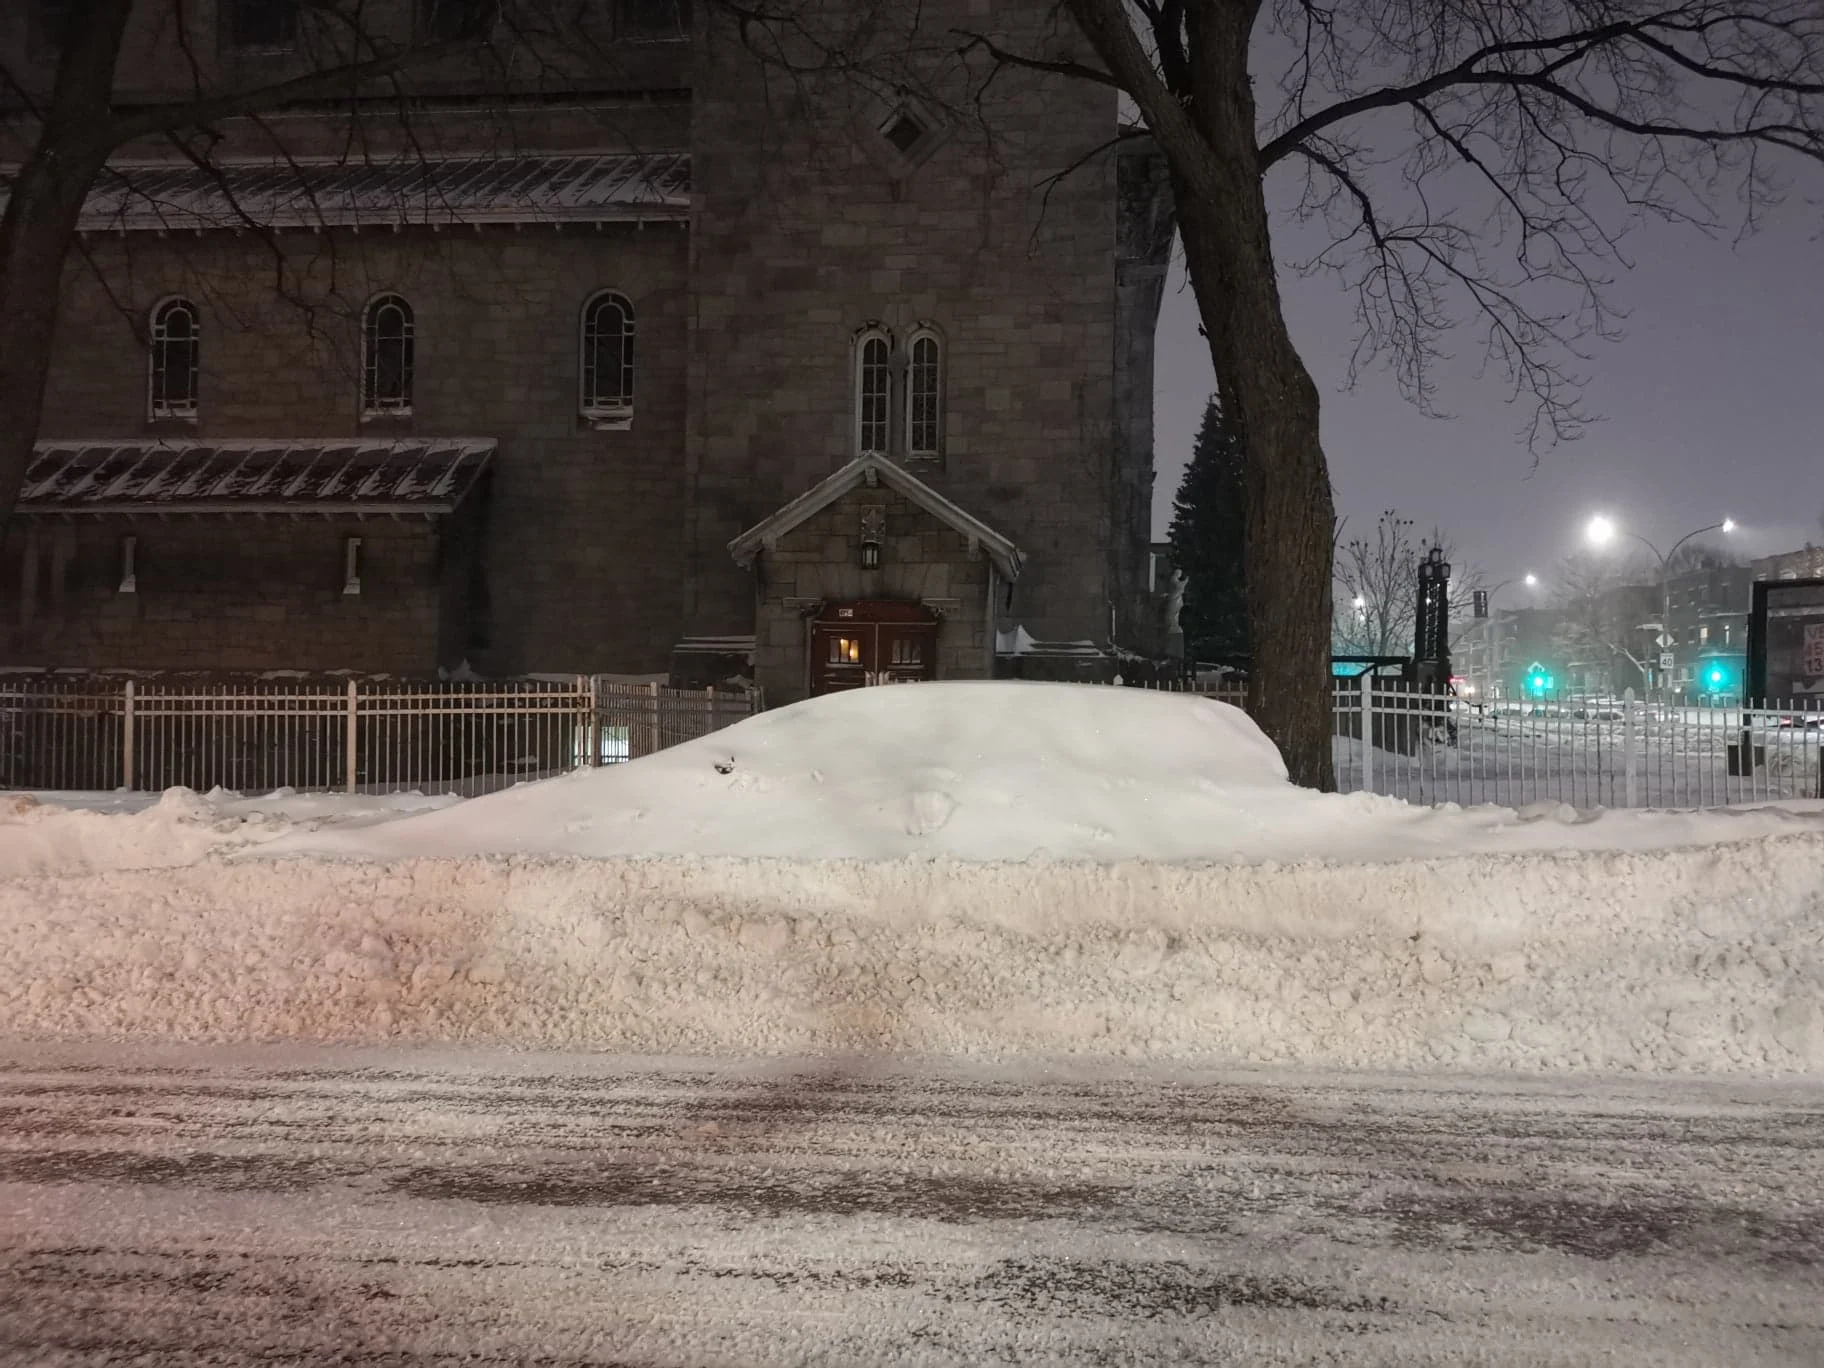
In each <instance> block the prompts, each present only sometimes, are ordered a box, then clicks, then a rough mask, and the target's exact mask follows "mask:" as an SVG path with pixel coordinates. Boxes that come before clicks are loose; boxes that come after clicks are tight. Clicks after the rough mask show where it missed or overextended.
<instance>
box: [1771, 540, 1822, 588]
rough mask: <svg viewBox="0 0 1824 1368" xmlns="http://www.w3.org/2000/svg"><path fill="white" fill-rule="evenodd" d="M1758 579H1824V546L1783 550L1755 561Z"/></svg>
mask: <svg viewBox="0 0 1824 1368" xmlns="http://www.w3.org/2000/svg"><path fill="white" fill-rule="evenodd" d="M1754 578H1755V579H1757V580H1792V579H1824V546H1805V547H1801V548H1800V549H1799V550H1797V551H1782V552H1780V553H1779V554H1778V555H1774V556H1763V557H1761V559H1759V560H1757V561H1755V562H1754Z"/></svg>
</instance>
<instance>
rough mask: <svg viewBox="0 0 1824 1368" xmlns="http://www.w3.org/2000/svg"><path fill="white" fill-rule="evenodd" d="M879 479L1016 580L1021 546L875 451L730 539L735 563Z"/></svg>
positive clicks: (749, 560) (751, 559) (1005, 576)
mask: <svg viewBox="0 0 1824 1368" xmlns="http://www.w3.org/2000/svg"><path fill="white" fill-rule="evenodd" d="M874 483H879V484H883V485H885V486H886V487H887V488H888V489H891V490H895V491H896V492H898V493H899V494H902V495H904V496H905V497H906V498H907V499H909V500H911V501H912V502H913V503H914V504H916V505H918V506H919V507H920V508H922V509H924V510H925V512H927V513H929V514H930V515H931V516H932V517H934V518H936V519H937V520H938V521H939V522H941V523H943V524H944V525H945V526H946V527H948V528H950V529H951V530H952V531H954V532H958V533H961V534H962V535H963V536H964V537H966V538H968V540H969V542H970V545H971V546H972V547H980V548H981V550H982V552H983V553H984V554H985V555H987V557H988V558H989V560H991V561H992V562H994V568H995V569H996V570H998V571H999V572H1000V574H1001V577H1002V578H1003V579H1006V580H1017V579H1018V578H1019V577H1020V568H1021V567H1022V566H1023V565H1024V564H1025V563H1026V557H1025V556H1024V555H1023V554H1022V553H1021V551H1020V548H1019V547H1017V546H1015V545H1014V544H1013V543H1012V542H1011V541H1010V540H1008V539H1007V538H1006V537H1004V536H1002V535H1001V534H1000V533H999V532H996V531H995V530H994V529H993V528H992V527H990V526H988V524H987V523H985V522H983V521H982V520H981V519H980V518H977V517H976V516H975V515H974V514H971V513H967V512H965V511H964V510H963V509H962V508H961V507H959V506H958V505H956V504H955V503H952V502H951V501H950V500H949V499H946V498H945V497H944V496H943V495H942V494H939V493H938V492H937V491H936V490H935V489H933V488H931V486H930V485H928V484H926V483H925V482H924V481H923V480H921V479H919V478H918V477H917V476H916V475H914V474H913V473H912V472H911V471H909V470H907V469H906V468H905V467H904V466H902V465H900V464H899V463H898V462H897V461H894V460H892V459H891V458H889V457H886V456H883V455H881V454H880V453H878V452H867V453H865V454H864V455H861V456H857V457H856V458H855V459H854V460H852V461H850V462H849V463H848V464H847V465H845V466H843V467H842V468H841V469H840V470H838V471H836V472H835V473H834V474H832V475H831V476H829V477H828V478H827V479H825V480H822V481H820V482H819V483H817V484H815V485H812V486H811V487H810V488H809V489H807V490H806V491H805V492H804V493H802V494H800V495H799V496H798V497H797V498H795V499H793V500H792V501H791V502H790V503H788V504H786V505H785V506H784V507H783V508H781V509H780V510H779V511H778V512H776V513H774V514H773V515H772V516H771V517H769V518H767V519H765V520H764V521H762V522H758V523H755V524H754V526H752V527H750V528H748V529H747V531H745V532H743V533H742V534H741V535H740V536H738V537H736V538H735V539H734V540H733V541H731V542H730V543H729V544H728V549H729V552H730V553H731V554H732V555H733V556H734V558H735V563H736V564H737V565H744V566H745V565H752V564H753V563H754V560H755V558H756V557H757V556H759V554H760V552H761V550H762V548H764V547H768V546H772V545H773V544H775V543H776V542H777V541H778V540H779V539H780V538H781V537H783V536H784V535H785V534H786V533H788V532H790V531H791V530H792V529H793V528H794V527H797V526H798V525H799V524H800V523H803V522H805V521H807V520H808V519H809V518H811V517H813V516H814V515H815V514H817V513H820V512H822V511H823V510H824V509H825V508H828V507H829V506H830V505H831V504H833V503H835V502H836V500H838V499H840V498H841V497H842V496H843V495H844V494H847V493H848V492H849V491H850V490H853V489H859V488H861V486H862V485H863V484H874Z"/></svg>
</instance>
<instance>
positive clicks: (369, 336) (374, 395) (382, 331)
mask: <svg viewBox="0 0 1824 1368" xmlns="http://www.w3.org/2000/svg"><path fill="white" fill-rule="evenodd" d="M414 331H415V330H414V327H413V324H412V306H411V305H410V304H407V303H406V302H405V301H404V300H403V299H401V298H400V297H399V296H398V295H392V294H385V295H376V296H375V297H374V298H373V299H372V300H371V301H369V303H368V306H367V312H366V313H365V314H364V315H363V316H362V320H361V411H362V412H363V413H365V414H368V415H370V416H371V415H374V414H383V413H410V412H411V411H412V372H413V368H414V356H413V351H414V346H415V341H416V339H415V338H414V335H413V334H414Z"/></svg>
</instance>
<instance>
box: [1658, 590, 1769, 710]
mask: <svg viewBox="0 0 1824 1368" xmlns="http://www.w3.org/2000/svg"><path fill="white" fill-rule="evenodd" d="M1754 579H1755V572H1754V570H1753V568H1752V567H1750V566H1746V565H1730V566H1719V567H1716V568H1714V569H1706V570H1692V571H1688V572H1686V573H1685V574H1682V575H1676V576H1674V577H1673V578H1672V580H1671V582H1670V583H1669V584H1668V585H1667V586H1666V600H1667V608H1668V613H1667V621H1666V627H1665V635H1666V636H1667V637H1669V638H1670V639H1671V640H1670V643H1669V644H1667V645H1663V646H1661V647H1660V651H1661V653H1662V659H1663V658H1664V657H1666V656H1669V657H1671V660H1672V664H1671V666H1670V668H1669V669H1667V670H1666V671H1665V674H1666V683H1667V686H1668V688H1669V689H1670V694H1671V699H1672V701H1674V702H1677V703H1693V704H1696V703H1729V702H1736V701H1739V700H1740V698H1741V694H1742V676H1743V670H1744V668H1745V667H1746V665H1747V652H1748V609H1749V602H1750V600H1751V598H1752V597H1753V585H1754Z"/></svg>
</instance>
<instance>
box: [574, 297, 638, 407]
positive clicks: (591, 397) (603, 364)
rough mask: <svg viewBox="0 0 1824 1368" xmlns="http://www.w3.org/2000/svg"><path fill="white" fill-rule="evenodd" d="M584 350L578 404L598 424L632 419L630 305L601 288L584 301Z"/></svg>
mask: <svg viewBox="0 0 1824 1368" xmlns="http://www.w3.org/2000/svg"><path fill="white" fill-rule="evenodd" d="M582 346H583V354H582V365H581V367H580V369H579V383H580V390H581V392H580V394H579V397H578V404H579V406H580V408H581V409H582V414H583V417H585V418H587V419H589V420H590V421H591V422H593V423H596V424H599V425H601V426H614V427H625V426H626V425H627V424H628V423H629V422H631V421H632V419H633V305H632V304H630V303H628V302H627V299H626V297H625V296H623V295H618V294H615V293H614V292H613V291H612V290H603V291H602V292H601V293H600V294H596V295H591V296H590V297H589V302H588V303H586V304H584V305H583V343H582Z"/></svg>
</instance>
